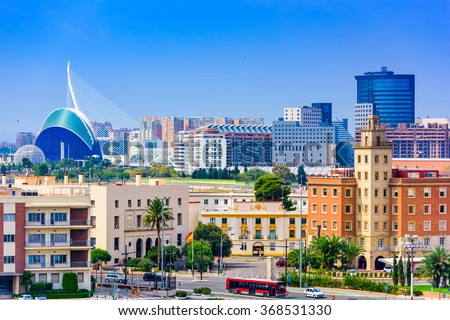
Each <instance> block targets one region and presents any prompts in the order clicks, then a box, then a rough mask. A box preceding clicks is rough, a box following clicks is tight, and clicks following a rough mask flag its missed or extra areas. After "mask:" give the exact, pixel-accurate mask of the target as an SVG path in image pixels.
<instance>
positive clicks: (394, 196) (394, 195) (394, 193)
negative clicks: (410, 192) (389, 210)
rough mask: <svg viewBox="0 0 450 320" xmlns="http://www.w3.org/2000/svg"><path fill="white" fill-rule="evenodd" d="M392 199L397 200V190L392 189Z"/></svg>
mask: <svg viewBox="0 0 450 320" xmlns="http://www.w3.org/2000/svg"><path fill="white" fill-rule="evenodd" d="M392 198H398V188H394V189H392Z"/></svg>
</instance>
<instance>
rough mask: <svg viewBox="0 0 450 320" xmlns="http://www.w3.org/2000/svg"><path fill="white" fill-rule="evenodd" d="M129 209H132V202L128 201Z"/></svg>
mask: <svg viewBox="0 0 450 320" xmlns="http://www.w3.org/2000/svg"><path fill="white" fill-rule="evenodd" d="M128 208H131V200H128Z"/></svg>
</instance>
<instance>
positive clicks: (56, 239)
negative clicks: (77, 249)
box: [50, 233, 67, 245]
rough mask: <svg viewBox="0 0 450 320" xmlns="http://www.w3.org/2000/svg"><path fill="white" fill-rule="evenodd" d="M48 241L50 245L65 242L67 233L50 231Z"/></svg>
mask: <svg viewBox="0 0 450 320" xmlns="http://www.w3.org/2000/svg"><path fill="white" fill-rule="evenodd" d="M50 243H51V245H54V244H55V243H67V233H52V234H51V235H50Z"/></svg>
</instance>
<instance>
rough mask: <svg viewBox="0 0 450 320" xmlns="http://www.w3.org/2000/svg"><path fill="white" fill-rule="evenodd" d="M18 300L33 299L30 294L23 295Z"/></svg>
mask: <svg viewBox="0 0 450 320" xmlns="http://www.w3.org/2000/svg"><path fill="white" fill-rule="evenodd" d="M17 300H33V297H32V296H31V295H29V294H23V295H21V296H19V297H18V298H17Z"/></svg>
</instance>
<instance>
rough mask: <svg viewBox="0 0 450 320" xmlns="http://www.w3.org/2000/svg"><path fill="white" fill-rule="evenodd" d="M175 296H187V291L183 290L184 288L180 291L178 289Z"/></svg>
mask: <svg viewBox="0 0 450 320" xmlns="http://www.w3.org/2000/svg"><path fill="white" fill-rule="evenodd" d="M175 296H176V297H178V298H184V297H187V292H186V291H183V290H180V291H177V292H176V293H175Z"/></svg>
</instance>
